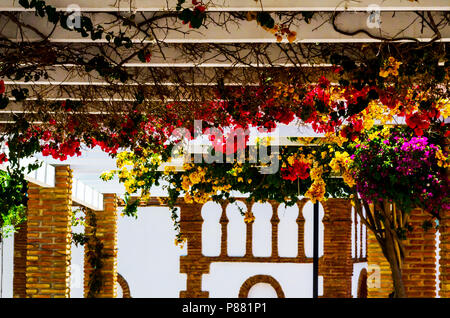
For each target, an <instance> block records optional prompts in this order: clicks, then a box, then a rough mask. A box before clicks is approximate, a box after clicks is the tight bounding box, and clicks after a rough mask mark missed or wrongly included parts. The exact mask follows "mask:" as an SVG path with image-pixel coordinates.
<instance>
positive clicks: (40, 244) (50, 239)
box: [26, 166, 72, 298]
mask: <svg viewBox="0 0 450 318" xmlns="http://www.w3.org/2000/svg"><path fill="white" fill-rule="evenodd" d="M55 174H56V175H55V187H54V188H43V187H40V186H37V185H34V184H31V183H30V184H29V185H28V212H27V220H28V221H27V226H28V227H27V262H26V266H27V268H26V278H27V283H26V296H27V297H39V298H50V297H55V298H64V297H66V298H68V297H69V295H70V249H71V222H70V220H71V213H72V171H71V170H70V167H69V166H58V167H56V171H55Z"/></svg>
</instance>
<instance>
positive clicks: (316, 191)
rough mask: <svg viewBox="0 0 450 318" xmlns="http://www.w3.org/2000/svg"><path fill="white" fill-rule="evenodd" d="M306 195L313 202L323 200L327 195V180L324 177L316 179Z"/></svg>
mask: <svg viewBox="0 0 450 318" xmlns="http://www.w3.org/2000/svg"><path fill="white" fill-rule="evenodd" d="M305 197H306V198H309V199H310V200H311V202H312V203H316V201H323V199H324V197H325V182H324V181H323V180H322V178H319V179H317V180H314V182H313V183H312V184H311V187H310V188H309V189H308V191H306V193H305Z"/></svg>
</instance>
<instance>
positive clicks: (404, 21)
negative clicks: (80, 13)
mask: <svg viewBox="0 0 450 318" xmlns="http://www.w3.org/2000/svg"><path fill="white" fill-rule="evenodd" d="M219 14H220V13H211V14H210V16H211V19H213V20H214V21H221V19H223V17H222V18H221V17H220V16H219ZM87 15H88V16H90V17H91V19H92V21H93V23H94V24H96V25H97V24H100V25H108V23H111V22H112V21H113V20H114V19H115V18H113V17H112V16H111V15H109V14H107V13H89V14H87ZM432 15H433V17H434V19H435V20H436V21H440V20H441V19H442V18H443V15H442V12H433V13H432ZM368 18H369V14H368V13H367V12H343V13H342V14H340V15H339V16H338V17H337V18H336V25H337V26H338V27H339V29H342V30H344V31H346V32H353V31H356V30H359V29H363V30H366V31H367V32H369V33H371V34H373V35H374V36H382V37H383V38H389V39H392V38H395V39H400V40H399V41H401V42H410V41H411V40H410V39H417V40H418V41H422V42H423V41H425V42H426V41H430V40H431V39H432V38H433V37H434V35H435V33H434V32H433V31H432V30H431V29H430V28H429V27H428V26H427V25H426V24H422V23H421V19H420V18H419V16H418V15H417V14H416V13H414V12H396V13H395V14H393V13H392V12H382V13H381V15H380V19H381V28H380V29H378V28H369V27H368V25H367V20H368ZM21 19H22V21H26V23H27V24H28V25H30V26H32V27H34V28H36V29H38V30H40V32H42V33H43V34H51V37H50V38H49V40H50V41H51V42H61V43H66V42H70V43H86V42H88V43H89V42H93V41H92V39H90V38H89V37H88V38H83V37H81V36H80V35H79V34H78V33H77V32H71V31H68V30H65V29H63V28H61V27H57V28H56V29H55V30H54V32H53V33H51V32H52V29H53V27H52V25H51V24H50V23H47V22H46V20H45V19H43V18H41V17H37V16H35V14H34V13H33V12H22V13H21ZM140 19H141V20H144V18H142V17H141V18H140ZM329 19H330V16H329V15H328V14H322V15H321V16H317V17H314V18H313V19H312V20H311V22H310V23H306V22H305V21H304V20H301V21H295V23H294V24H292V25H291V27H290V30H291V31H296V32H297V39H296V40H295V43H355V42H359V43H361V42H367V43H369V42H380V40H379V39H376V38H373V37H370V36H368V35H367V34H366V33H363V32H360V33H358V34H355V35H352V36H349V35H344V34H341V33H338V32H336V31H335V30H334V29H333V26H332V25H331V23H330V21H329ZM136 22H137V23H139V22H140V20H139V19H138V18H137V20H136ZM167 23H169V26H170V29H169V30H168V29H167ZM159 26H160V27H157V28H153V31H154V34H155V38H156V39H158V41H162V42H165V43H277V39H276V37H275V36H274V35H273V34H271V33H270V32H267V31H265V30H264V29H262V28H261V27H259V26H258V25H257V24H256V23H255V21H246V20H244V21H240V22H239V23H229V25H227V28H224V27H222V26H219V25H212V24H211V23H210V24H209V25H208V26H207V28H205V27H201V28H200V29H198V30H192V29H189V27H188V26H186V25H183V24H182V23H181V21H179V20H173V21H172V20H166V19H164V21H162V20H160V25H159ZM0 27H1V28H0V30H2V31H1V34H2V35H3V36H5V37H7V38H8V39H10V40H12V41H17V42H22V41H23V40H24V39H25V40H26V41H41V40H42V38H41V37H40V36H39V35H37V34H36V33H34V32H33V31H32V30H30V29H23V33H21V32H19V31H18V28H17V25H16V24H15V23H14V22H12V21H11V20H9V19H8V20H7V19H6V18H5V17H3V19H2V20H1V21H0ZM122 29H123V28H122ZM109 30H110V31H114V32H116V33H118V32H119V31H120V30H121V26H118V25H117V24H116V25H114V26H111V27H110V28H109ZM440 33H441V38H440V40H439V41H443V42H449V41H450V28H449V27H448V24H444V26H441V29H440ZM127 35H128V36H130V38H132V41H133V42H134V43H156V41H155V40H154V39H152V38H150V37H149V36H148V35H145V34H143V33H140V34H136V32H135V30H133V32H131V33H130V32H129V33H128V34H127ZM22 36H23V38H22ZM99 42H107V41H106V40H105V39H103V40H97V41H96V43H99ZM282 42H285V43H287V39H286V38H284V39H283V41H282Z"/></svg>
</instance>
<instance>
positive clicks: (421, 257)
mask: <svg viewBox="0 0 450 318" xmlns="http://www.w3.org/2000/svg"><path fill="white" fill-rule="evenodd" d="M429 218H430V217H429V214H427V213H426V212H425V211H423V210H421V209H415V210H412V211H411V214H410V219H409V221H410V223H411V225H412V226H413V228H414V230H413V232H412V233H410V234H408V237H407V240H405V241H404V245H405V261H404V264H403V266H402V272H403V273H402V274H403V281H404V283H405V289H406V295H407V296H408V297H414V298H417V297H421V298H430V297H435V296H436V230H434V229H429V230H427V231H426V232H425V231H424V230H423V228H422V224H423V221H425V220H428V219H429Z"/></svg>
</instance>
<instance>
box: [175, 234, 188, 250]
mask: <svg viewBox="0 0 450 318" xmlns="http://www.w3.org/2000/svg"><path fill="white" fill-rule="evenodd" d="M186 243H187V238H186V237H185V236H180V237H177V238H176V239H175V246H179V247H180V248H183V247H184V244H186Z"/></svg>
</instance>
